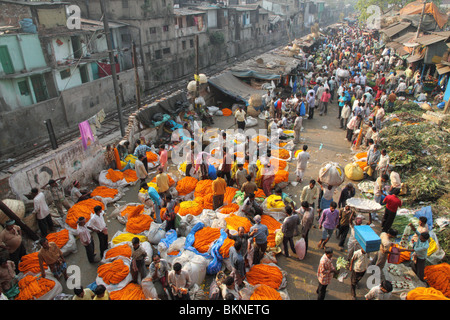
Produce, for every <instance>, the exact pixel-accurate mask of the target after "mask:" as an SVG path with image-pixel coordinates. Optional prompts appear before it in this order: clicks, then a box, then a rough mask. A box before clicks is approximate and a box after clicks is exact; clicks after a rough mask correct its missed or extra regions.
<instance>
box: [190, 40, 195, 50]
mask: <svg viewBox="0 0 450 320" xmlns="http://www.w3.org/2000/svg"><path fill="white" fill-rule="evenodd" d="M189 45H190V47H191V48H193V47H194V39H191V40H189Z"/></svg>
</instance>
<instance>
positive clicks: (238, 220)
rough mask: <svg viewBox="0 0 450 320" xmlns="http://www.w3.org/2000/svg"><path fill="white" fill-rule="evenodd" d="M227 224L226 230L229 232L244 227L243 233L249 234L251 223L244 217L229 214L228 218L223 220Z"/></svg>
mask: <svg viewBox="0 0 450 320" xmlns="http://www.w3.org/2000/svg"><path fill="white" fill-rule="evenodd" d="M225 221H226V223H227V228H228V229H230V230H236V231H237V230H238V228H239V227H244V230H245V232H249V231H250V228H251V227H252V223H251V222H250V220H249V219H248V218H246V217H240V216H237V215H235V214H234V213H230V214H229V215H228V217H226V218H225Z"/></svg>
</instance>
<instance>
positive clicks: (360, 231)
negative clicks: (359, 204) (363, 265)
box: [355, 225, 381, 252]
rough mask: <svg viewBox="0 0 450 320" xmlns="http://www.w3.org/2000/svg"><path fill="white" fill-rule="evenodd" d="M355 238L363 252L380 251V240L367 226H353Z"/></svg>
mask: <svg viewBox="0 0 450 320" xmlns="http://www.w3.org/2000/svg"><path fill="white" fill-rule="evenodd" d="M355 238H356V240H357V241H358V243H359V244H360V246H361V248H363V250H364V251H365V252H375V251H378V250H379V249H380V244H381V238H380V237H379V236H378V235H377V234H376V233H375V231H373V229H372V228H371V227H370V226H368V225H362V226H355Z"/></svg>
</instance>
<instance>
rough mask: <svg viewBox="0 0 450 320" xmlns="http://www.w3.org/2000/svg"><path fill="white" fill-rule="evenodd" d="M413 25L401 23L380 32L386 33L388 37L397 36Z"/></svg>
mask: <svg viewBox="0 0 450 320" xmlns="http://www.w3.org/2000/svg"><path fill="white" fill-rule="evenodd" d="M410 25H411V22H399V23H396V24H394V25H391V26H389V27H387V28H384V29H381V30H380V32H382V33H384V34H385V35H387V36H388V37H392V36H395V35H396V34H397V33H399V32H402V31H403V30H405V29H406V28H408V27H409V26H410Z"/></svg>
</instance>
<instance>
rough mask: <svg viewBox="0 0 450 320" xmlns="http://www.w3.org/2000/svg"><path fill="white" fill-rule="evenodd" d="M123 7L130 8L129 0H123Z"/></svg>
mask: <svg viewBox="0 0 450 320" xmlns="http://www.w3.org/2000/svg"><path fill="white" fill-rule="evenodd" d="M122 9H128V0H122Z"/></svg>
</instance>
